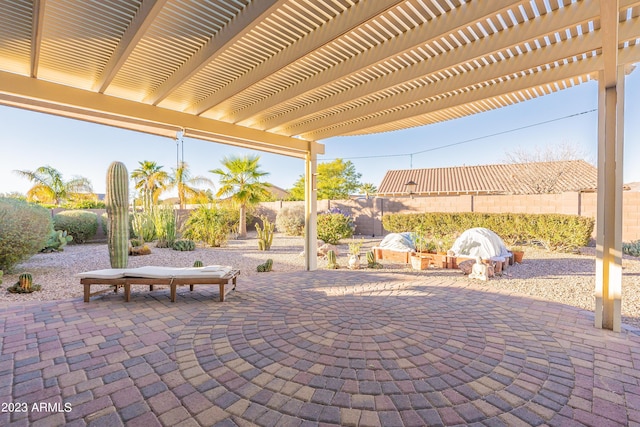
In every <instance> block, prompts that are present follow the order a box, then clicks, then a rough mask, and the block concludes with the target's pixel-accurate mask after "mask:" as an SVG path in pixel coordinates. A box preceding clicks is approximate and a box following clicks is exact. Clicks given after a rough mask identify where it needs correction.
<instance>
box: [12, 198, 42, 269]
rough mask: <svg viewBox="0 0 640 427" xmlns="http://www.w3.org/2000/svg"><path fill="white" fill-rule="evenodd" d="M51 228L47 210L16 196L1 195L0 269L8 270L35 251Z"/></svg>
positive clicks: (40, 246)
mask: <svg viewBox="0 0 640 427" xmlns="http://www.w3.org/2000/svg"><path fill="white" fill-rule="evenodd" d="M52 227H53V226H52V221H51V213H50V212H49V211H48V210H47V209H45V208H43V207H41V206H38V205H35V204H31V203H27V202H25V201H23V200H19V199H7V198H0V270H5V271H10V270H11V268H13V267H14V266H15V265H16V264H18V263H19V262H21V261H24V260H25V259H27V258H29V257H30V256H32V255H34V254H37V253H38V252H39V251H40V249H42V248H44V246H45V244H46V242H47V239H48V237H49V233H50V231H51V230H52Z"/></svg>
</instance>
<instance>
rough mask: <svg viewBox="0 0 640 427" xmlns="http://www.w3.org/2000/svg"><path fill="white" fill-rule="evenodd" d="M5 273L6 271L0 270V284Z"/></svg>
mask: <svg viewBox="0 0 640 427" xmlns="http://www.w3.org/2000/svg"><path fill="white" fill-rule="evenodd" d="M3 274H4V272H3V271H2V270H0V284H1V283H2V275H3Z"/></svg>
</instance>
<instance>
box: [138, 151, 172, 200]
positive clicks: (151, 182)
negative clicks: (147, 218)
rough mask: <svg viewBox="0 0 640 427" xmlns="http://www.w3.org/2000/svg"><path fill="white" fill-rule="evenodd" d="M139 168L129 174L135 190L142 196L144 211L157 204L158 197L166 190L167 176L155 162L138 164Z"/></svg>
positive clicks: (146, 161)
mask: <svg viewBox="0 0 640 427" xmlns="http://www.w3.org/2000/svg"><path fill="white" fill-rule="evenodd" d="M138 163H139V164H140V167H139V168H138V169H134V170H133V171H132V172H131V178H133V180H134V181H135V186H136V190H138V191H140V193H141V194H142V203H143V206H144V209H145V210H146V211H149V210H151V208H152V207H153V206H155V205H157V204H158V197H160V193H162V192H163V191H164V190H165V189H166V188H167V181H168V180H169V174H167V172H165V171H163V170H162V166H158V164H157V163H156V162H151V161H148V160H145V161H142V162H138Z"/></svg>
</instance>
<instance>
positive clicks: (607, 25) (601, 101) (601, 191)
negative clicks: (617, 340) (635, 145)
mask: <svg viewBox="0 0 640 427" xmlns="http://www.w3.org/2000/svg"><path fill="white" fill-rule="evenodd" d="M600 8H601V9H600V10H601V26H602V29H603V30H602V31H604V32H605V33H604V34H603V49H602V51H603V57H604V69H603V70H601V71H600V73H599V76H598V210H597V218H596V224H597V229H596V292H595V299H596V301H595V303H596V307H595V327H596V328H604V329H611V330H613V331H615V332H620V329H621V320H622V314H621V311H622V310H621V308H622V186H623V177H622V167H623V157H622V154H623V146H624V144H623V133H624V130H623V129H624V66H621V65H618V57H617V56H618V11H619V7H618V1H615V0H614V1H606V2H605V1H602V2H601V6H600Z"/></svg>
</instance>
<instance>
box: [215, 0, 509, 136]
mask: <svg viewBox="0 0 640 427" xmlns="http://www.w3.org/2000/svg"><path fill="white" fill-rule="evenodd" d="M513 6H514V3H513V0H492V1H488V2H474V3H467V4H464V5H462V6H461V7H460V10H457V11H456V13H455V14H453V13H446V14H443V15H440V16H439V17H437V18H435V19H433V20H431V21H429V22H427V23H424V24H421V25H418V26H417V27H415V28H413V29H411V30H409V31H407V32H405V33H402V34H400V35H399V36H397V37H394V38H393V39H391V40H389V41H388V42H386V43H381V44H379V45H376V46H374V47H372V48H371V49H369V50H367V52H366V54H364V55H360V57H359V58H358V59H357V60H353V61H343V62H340V63H339V64H336V65H335V66H333V67H331V68H330V69H328V70H327V71H325V72H323V73H319V74H318V75H315V76H313V77H312V78H308V79H306V80H304V81H302V82H300V83H298V84H295V85H292V86H290V87H289V88H287V89H285V90H282V91H280V92H278V93H276V94H274V95H272V96H270V97H269V98H267V99H264V100H262V101H260V102H256V103H255V104H253V105H251V106H250V107H246V108H244V109H242V110H241V111H237V112H233V113H231V114H228V115H227V116H225V119H227V118H228V119H230V120H231V121H233V122H235V123H237V122H240V121H242V120H245V119H248V118H250V117H252V116H255V115H263V114H264V113H265V112H266V111H268V110H269V109H270V108H273V107H275V106H277V105H278V104H280V103H282V102H285V101H289V100H292V99H295V98H297V97H300V96H304V95H305V94H308V93H310V92H313V91H315V90H317V89H318V88H319V87H323V86H326V85H330V84H332V83H335V82H338V81H339V80H341V79H344V78H345V77H348V76H350V75H353V74H356V73H358V72H361V71H363V70H366V69H368V68H371V67H373V66H375V65H378V64H381V63H383V62H385V61H386V60H388V59H390V58H393V57H395V56H398V55H402V54H405V53H409V52H411V51H412V50H414V49H417V48H419V47H421V46H424V45H425V44H427V43H429V42H431V41H433V40H436V39H438V38H440V37H442V34H449V33H452V32H454V31H457V30H459V29H463V28H465V27H466V26H468V25H471V24H474V23H475V22H478V21H481V20H482V19H486V18H487V17H489V16H493V15H495V14H497V13H500V12H502V11H504V10H506V9H509V8H510V7H513ZM255 121H256V125H257V126H259V127H260V128H264V129H266V128H271V127H274V126H276V125H277V124H278V123H279V122H278V121H274V122H271V123H270V122H269V121H266V122H264V123H262V122H260V121H259V120H255ZM285 121H286V120H285Z"/></svg>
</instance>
